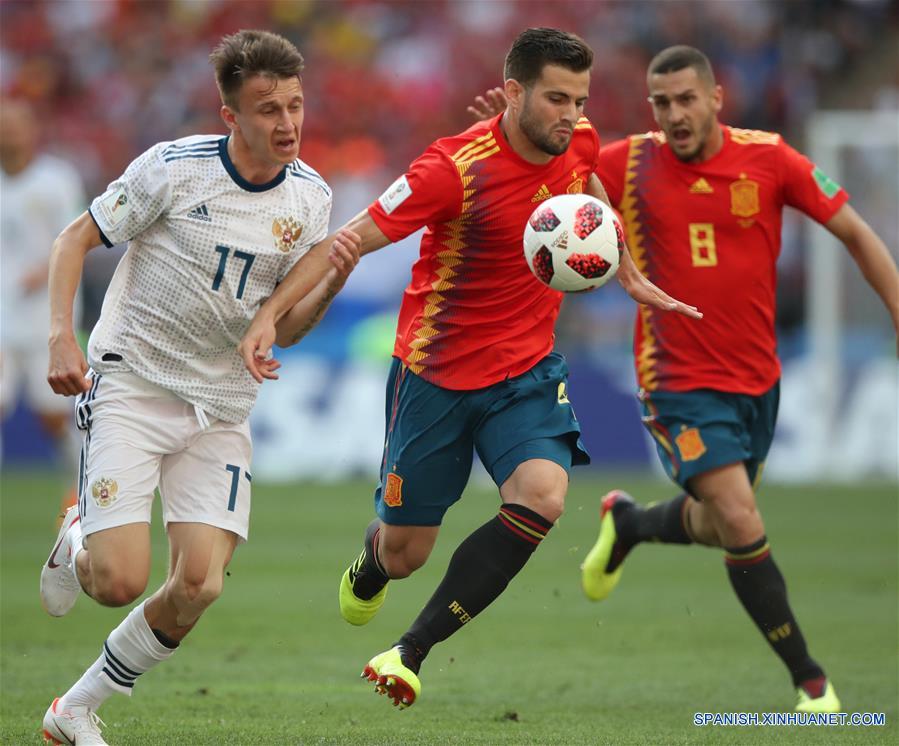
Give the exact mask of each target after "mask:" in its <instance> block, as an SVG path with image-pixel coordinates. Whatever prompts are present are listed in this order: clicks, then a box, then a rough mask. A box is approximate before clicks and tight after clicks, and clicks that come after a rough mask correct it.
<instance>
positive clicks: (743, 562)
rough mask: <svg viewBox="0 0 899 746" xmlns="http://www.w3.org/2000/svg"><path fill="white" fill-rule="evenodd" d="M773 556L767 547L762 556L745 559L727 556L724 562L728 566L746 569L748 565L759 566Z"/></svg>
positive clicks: (751, 556)
mask: <svg viewBox="0 0 899 746" xmlns="http://www.w3.org/2000/svg"><path fill="white" fill-rule="evenodd" d="M769 556H771V550H770V549H769V548H768V547H765V551H763V552H762V553H761V554H757V555H750V556H748V557H745V558H740V557H734V556H732V555H725V557H724V561H725V563H727V564H728V565H734V566H737V567H745V566H747V565H757V564H758V563H759V562H763V561H764V560H766V559H768V557H769Z"/></svg>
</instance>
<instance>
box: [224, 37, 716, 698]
mask: <svg viewBox="0 0 899 746" xmlns="http://www.w3.org/2000/svg"><path fill="white" fill-rule="evenodd" d="M592 63H593V53H592V51H591V50H590V48H589V47H588V46H587V45H586V44H585V43H584V41H583V40H582V39H580V38H579V37H577V36H575V35H573V34H568V33H565V32H562V31H558V30H556V29H548V28H535V29H528V30H527V31H525V32H524V33H522V34H521V35H520V36H519V37H518V39H516V40H515V42H514V44H513V45H512V48H511V49H510V51H509V53H508V55H507V57H506V61H505V79H506V95H507V96H508V99H509V105H508V108H507V109H506V110H505V112H503V113H502V114H501V115H499V116H496V117H494V118H492V119H491V120H489V121H487V122H483V123H480V124H477V125H475V126H474V127H471V128H470V129H468V130H467V131H465V132H463V133H461V134H459V135H456V136H454V137H447V138H443V139H440V140H437V141H436V142H435V143H433V144H432V145H431V146H430V147H429V148H428V149H427V150H426V151H425V152H424V154H423V155H422V156H421V157H419V158H418V159H417V160H416V161H414V162H413V163H412V164H411V166H410V167H409V170H408V172H407V173H406V174H405V175H404V176H401V177H400V178H399V179H397V180H396V181H395V182H394V183H393V185H391V186H390V187H389V188H388V189H387V191H385V192H384V193H383V194H382V195H381V197H380V198H379V199H378V200H377V201H375V202H374V203H373V204H372V205H371V206H370V207H369V208H368V210H366V211H365V212H363V213H361V214H360V215H358V216H357V217H356V218H354V219H353V220H352V221H350V223H349V227H350V228H351V229H352V230H354V231H356V232H357V233H359V235H360V236H361V237H362V253H363V254H364V253H368V252H371V251H375V250H377V249H379V248H381V247H383V246H386V245H387V244H389V243H391V242H394V241H399V240H400V239H402V238H404V237H406V236H408V235H410V234H411V233H414V232H415V231H416V230H418V229H419V228H420V227H422V226H427V230H426V232H425V234H424V238H423V239H422V245H421V257H420V259H419V260H418V261H417V262H416V263H415V265H414V266H413V268H412V281H411V283H410V284H409V286H408V287H407V288H406V291H405V294H404V297H403V304H402V308H401V310H400V315H399V323H398V329H397V338H396V346H395V349H394V360H393V366H392V369H391V372H390V377H389V379H388V383H387V406H386V438H385V448H384V458H383V462H382V466H381V480H380V484H379V485H378V487H377V489H376V491H375V510H376V512H377V515H378V518H376V519H375V520H374V521H372V523H371V524H370V525H369V526H368V528H367V529H366V531H365V538H364V548H363V551H362V553H361V554H360V555H359V557H358V558H357V559H356V561H355V562H353V563H352V565H351V566H350V568H349V569H348V570H347V571H346V572H345V573H344V574H343V576H342V578H341V581H340V589H339V602H340V611H341V614H342V615H343V617H344V619H346V620H347V621H348V622H350V623H351V624H357V625H360V624H365V623H367V622H368V621H369V620H370V619H371V618H372V617H373V616H374V614H375V613H376V612H377V611H378V609H379V608H380V606H381V605H382V603H383V602H384V598H385V595H386V593H387V587H388V581H389V580H391V579H397V578H405V577H407V576H408V575H410V574H411V573H412V572H414V571H415V570H416V569H418V568H419V567H421V566H422V565H423V564H424V563H425V561H426V560H427V558H428V556H429V555H430V553H431V550H432V549H433V547H434V542H435V541H436V539H437V533H438V531H439V528H440V524H441V522H442V520H443V516H444V513H445V512H446V510H447V509H448V508H449V507H450V506H451V505H452V504H453V503H454V502H456V501H457V500H458V499H459V498H460V497H461V495H462V491H463V490H464V488H465V485H466V483H467V481H468V478H469V473H470V470H471V465H472V454H473V450H477V452H478V455H479V456H480V459H481V461H482V462H483V464H484V465H485V467H486V468H487V470H488V472H489V473H490V475H491V477H492V478H493V480H494V482H495V483H496V485H497V486H498V487H499V494H500V499H501V505H500V508H499V512H498V513H497V515H495V516H494V517H493V518H491V519H490V520H489V521H488V522H487V523H485V524H484V525H483V526H481V527H480V528H479V529H477V530H476V531H475V532H474V533H473V534H471V535H470V536H469V537H468V538H467V539H465V541H463V542H462V544H461V545H460V546H459V547H458V549H456V552H455V554H454V555H453V557H452V559H451V560H450V564H449V567H448V568H447V571H446V574H445V576H444V578H443V580H442V582H441V583H440V585H439V586H438V588H437V590H436V591H435V593H434V595H433V596H432V598H431V599H430V601H428V603H427V604H426V605H425V607H424V609H423V610H422V612H421V613H420V614H419V616H418V618H417V619H416V620H415V621H414V622H413V623H412V625H411V626H410V627H409V629H408V630H407V631H406V632H405V633H404V634H403V635H402V636H401V637H400V638H399V640H398V641H397V642H396V643H395V644H394V645H393V646H392V647H390V648H389V649H387V650H386V651H385V652H382V653H380V654H378V655H376V656H374V657H373V658H372V659H371V660H370V661H369V662H368V664H367V665H366V666H365V668H364V671H363V675H364V676H366V677H367V678H368V679H369V680H371V681H374V682H376V689H377V690H378V691H379V692H381V693H385V692H386V693H387V694H388V695H389V697H390V698H391V699H392V700H393V703H394V704H396V705H399V706H401V707H402V706H409V705H411V704H413V703H414V702H415V701H416V699H417V697H418V696H419V694H420V692H421V684H420V681H419V679H418V673H419V669H420V667H421V664H422V661H423V660H424V659H425V657H426V656H427V654H428V651H429V650H430V649H431V647H432V646H433V645H435V644H436V643H438V642H441V641H442V640H445V639H446V638H448V637H449V636H450V635H452V634H453V633H455V632H456V631H458V630H459V629H460V628H461V627H462V626H463V625H465V624H466V623H468V622H469V621H470V620H471V619H473V618H474V617H475V616H477V614H479V613H480V612H481V611H483V610H484V609H485V608H486V607H487V606H488V605H489V604H490V603H491V602H492V601H493V600H494V599H496V598H497V597H498V596H499V595H500V594H501V593H502V592H503V590H504V589H505V587H506V586H507V585H508V583H509V582H510V581H511V580H512V578H514V577H515V575H516V574H517V573H518V572H519V571H520V570H521V569H522V568H523V567H524V565H525V563H526V562H527V561H528V559H529V558H530V556H531V555H532V554H533V552H534V550H535V549H536V548H537V547H538V546H539V545H540V543H541V542H542V541H543V539H544V538H545V536H546V534H547V533H548V532H549V530H550V528H552V525H553V523H554V522H555V521H556V519H557V518H558V517H559V516H560V515H561V513H562V509H563V505H564V499H565V494H566V491H567V488H568V474H569V471H570V468H571V466H572V465H576V464H583V463H587V461H588V456H587V453H586V451H585V450H584V448H583V445H582V444H581V443H580V439H579V432H580V426H579V425H578V422H577V420H576V419H575V417H574V414H573V412H572V409H571V404H570V403H569V400H568V395H567V390H566V386H567V376H568V369H567V365H566V363H565V360H564V358H563V357H562V356H561V355H559V354H557V353H555V352H553V326H554V323H555V320H556V316H557V315H558V312H559V305H560V303H561V300H562V294H561V293H559V292H557V291H554V290H551V289H549V288H548V287H546V286H545V285H543V284H542V283H540V282H539V281H538V280H537V279H536V278H535V277H534V276H533V275H532V274H531V272H530V271H529V269H528V267H527V264H526V262H525V261H524V258H523V255H522V248H521V239H522V231H523V226H524V225H525V223H526V222H527V219H528V217H529V215H530V213H531V212H532V210H533V209H534V206H535V205H536V204H537V203H538V202H540V201H542V200H543V199H546V198H548V197H551V196H552V195H555V194H565V193H566V192H582V191H587V192H589V193H590V194H593V195H594V196H598V197H600V198H602V199H606V195H605V191H604V190H603V189H602V186H601V184H600V182H599V180H598V179H597V177H596V176H595V175H594V172H595V171H596V168H597V156H598V154H599V139H598V137H597V135H596V132H595V131H594V129H593V127H592V125H591V124H590V123H589V122H588V121H587V119H585V118H584V117H583V116H582V114H583V108H584V103H585V102H586V100H587V95H588V89H589V85H590V67H591V65H592ZM316 253H317V252H316V251H314V250H313V252H311V253H310V254H309V255H308V256H307V257H305V258H304V259H303V261H302V263H301V264H299V265H297V268H296V269H295V270H294V271H293V272H291V274H290V275H288V277H287V278H286V279H285V281H284V282H283V283H282V284H281V286H280V287H279V288H278V290H277V291H276V292H275V294H274V295H273V296H272V298H271V299H270V300H269V302H268V303H266V304H265V305H264V306H263V307H262V309H261V310H260V311H259V313H258V314H257V316H256V318H255V319H254V321H253V324H252V326H251V328H250V330H249V331H248V332H247V334H246V336H245V337H244V340H243V342H242V343H241V350H242V354H243V356H244V361H245V362H246V364H247V366H248V368H249V369H250V370H251V371H252V372H253V373H254V375H255V376H256V378H257V380H259V381H262V380H263V379H264V378H273V377H275V374H273V373H271V372H269V371H266V370H265V369H262V368H260V367H259V361H260V359H264V358H265V357H266V356H267V354H268V352H269V350H270V347H271V344H272V341H273V338H274V326H273V325H274V322H275V321H277V319H278V318H279V316H280V314H281V313H283V311H284V310H285V309H287V308H290V307H291V305H292V304H293V303H295V302H296V300H297V299H299V298H302V297H303V295H304V294H305V293H306V292H307V291H308V289H309V288H310V287H312V286H313V284H314V283H315V277H316V275H317V273H318V272H320V270H313V262H315V261H317V262H318V265H317V266H322V265H323V263H322V261H321V259H320V258H319V257H317V256H316ZM618 279H619V281H620V282H621V284H622V285H623V286H624V287H625V289H626V290H627V291H628V293H629V294H630V295H631V297H633V298H634V299H635V300H637V301H638V302H641V303H650V304H652V305H654V306H655V307H657V308H659V309H662V310H677V311H679V312H681V313H684V314H686V315H688V316H691V317H699V316H700V314H698V313H697V312H696V310H695V309H694V308H693V307H691V306H685V305H684V304H683V303H680V302H677V301H674V300H672V299H671V298H670V297H669V296H667V295H666V294H665V293H663V292H661V291H660V290H659V289H658V288H657V287H655V286H654V285H653V284H651V283H649V282H647V281H646V279H645V278H644V277H643V276H642V275H641V274H640V273H639V272H637V271H636V269H635V268H634V264H633V262H632V261H631V260H630V258H629V257H628V256H627V254H626V253H625V255H624V256H623V258H622V264H621V267H620V269H619V271H618ZM260 356H261V357H260Z"/></svg>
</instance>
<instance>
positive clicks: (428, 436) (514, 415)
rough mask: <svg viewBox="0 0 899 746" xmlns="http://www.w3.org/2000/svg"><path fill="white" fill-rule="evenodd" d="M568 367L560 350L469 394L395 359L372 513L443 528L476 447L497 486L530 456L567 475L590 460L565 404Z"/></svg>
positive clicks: (407, 523) (399, 521)
mask: <svg viewBox="0 0 899 746" xmlns="http://www.w3.org/2000/svg"><path fill="white" fill-rule="evenodd" d="M567 385H568V365H567V364H566V362H565V358H564V357H562V356H561V355H558V354H556V353H551V354H549V355H547V356H546V357H545V358H543V360H541V361H540V362H539V363H537V364H536V365H535V366H534V367H533V368H531V369H530V370H529V371H528V372H527V373H523V374H522V375H520V376H516V377H515V378H510V379H507V380H505V381H500V382H499V383H496V384H494V385H492V386H487V387H486V388H482V389H474V390H470V391H453V390H450V389H445V388H442V387H440V386H435V385H434V384H432V383H428V381H426V380H425V379H424V378H421V377H420V376H417V375H415V374H414V373H412V372H410V371H409V369H408V368H407V367H406V366H405V365H403V364H402V363H401V362H400V361H399V360H398V359H396V358H394V361H393V366H392V367H391V369H390V377H389V378H388V380H387V410H386V417H387V428H386V430H387V433H386V438H385V443H384V459H383V461H382V463H381V481H380V483H379V484H378V488H377V490H376V491H375V510H376V511H377V513H378V515H379V516H380V518H381V520H383V521H384V522H385V523H388V524H392V525H405V526H438V525H440V522H441V521H442V520H443V514H444V513H446V511H447V509H448V508H449V507H450V506H451V505H452V504H453V503H454V502H456V501H457V500H458V499H459V498H460V497H461V496H462V491H463V490H464V489H465V485H466V484H467V483H468V477H469V475H470V474H471V465H472V460H473V455H474V450H475V449H477V452H478V456H479V457H480V459H481V462H482V463H483V464H484V466H485V467H486V469H487V471H488V472H489V473H490V476H491V477H492V478H493V481H494V482H495V483H496V485H497V486H502V484H503V482H505V481H506V480H507V479H508V478H509V476H510V475H511V474H512V472H513V471H515V468H516V467H517V466H518V465H519V464H520V463H522V462H524V461H528V460H529V459H536V458H539V459H548V460H550V461H554V462H555V463H557V464H559V465H560V466H561V467H562V468H563V469H565V471H566V472H568V471H569V470H570V469H571V466H572V465H575V464H587V463H590V457H589V456H588V455H587V451H586V449H585V448H584V446H583V444H582V443H581V440H580V432H581V428H580V425H579V424H578V421H577V419H575V416H574V411H573V410H572V408H571V404H570V403H569V401H568V396H567Z"/></svg>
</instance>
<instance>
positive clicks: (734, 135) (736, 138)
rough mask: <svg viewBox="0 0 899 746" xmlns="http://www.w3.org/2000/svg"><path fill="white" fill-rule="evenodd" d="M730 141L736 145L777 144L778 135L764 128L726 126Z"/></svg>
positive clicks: (778, 140)
mask: <svg viewBox="0 0 899 746" xmlns="http://www.w3.org/2000/svg"><path fill="white" fill-rule="evenodd" d="M727 129H728V131H729V132H730V139H731V142H733V143H735V144H736V145H777V144H778V143H779V142H780V135H778V134H777V133H776V132H765V131H764V130H744V129H740V128H739V127H728V128H727Z"/></svg>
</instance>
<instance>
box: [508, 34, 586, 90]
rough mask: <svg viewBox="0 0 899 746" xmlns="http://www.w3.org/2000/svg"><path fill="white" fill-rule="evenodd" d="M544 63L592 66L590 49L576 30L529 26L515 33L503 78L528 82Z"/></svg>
mask: <svg viewBox="0 0 899 746" xmlns="http://www.w3.org/2000/svg"><path fill="white" fill-rule="evenodd" d="M546 65H559V66H560V67H564V68H567V69H568V70H571V71H572V72H576V73H579V72H583V71H584V70H589V69H590V68H591V67H592V66H593V50H592V49H590V47H589V46H587V42H585V41H584V40H583V39H581V37H580V36H577V35H576V34H570V33H568V32H567V31H560V30H559V29H555V28H529V29H527V30H526V31H523V32H522V33H521V34H519V35H518V38H517V39H516V40H515V41H514V42H513V43H512V47H511V49H509V53H508V54H507V55H506V63H505V67H504V68H503V76H504V78H505V80H509V79H510V78H511V79H512V80H517V81H518V82H519V83H521V85H523V86H525V87H526V88H528V87H530V86H532V85H533V84H534V83H535V82H536V80H537V78H539V77H540V74H541V73H542V72H543V68H544V67H545V66H546Z"/></svg>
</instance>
